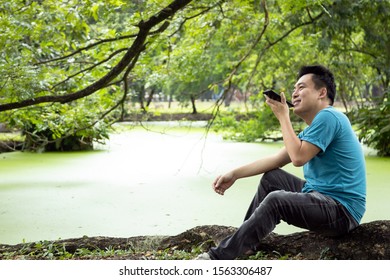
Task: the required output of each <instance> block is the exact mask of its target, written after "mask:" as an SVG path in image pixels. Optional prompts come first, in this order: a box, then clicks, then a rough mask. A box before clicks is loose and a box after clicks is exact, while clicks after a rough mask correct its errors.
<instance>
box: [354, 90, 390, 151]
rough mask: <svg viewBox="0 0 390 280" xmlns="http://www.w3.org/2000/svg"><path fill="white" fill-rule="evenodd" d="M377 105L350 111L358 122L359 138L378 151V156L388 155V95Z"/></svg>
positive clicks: (389, 109) (389, 145) (389, 123)
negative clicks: (385, 99)
mask: <svg viewBox="0 0 390 280" xmlns="http://www.w3.org/2000/svg"><path fill="white" fill-rule="evenodd" d="M387 95H388V97H387V101H386V102H385V103H384V104H382V105H379V106H377V107H372V108H367V107H365V108H361V109H356V110H355V111H353V112H351V117H352V118H353V119H354V121H355V122H356V123H357V124H358V125H357V128H358V132H359V138H360V140H362V141H363V142H364V143H366V144H367V145H368V146H370V147H373V148H374V149H376V150H377V151H378V155H379V156H390V122H389V120H390V96H389V93H387Z"/></svg>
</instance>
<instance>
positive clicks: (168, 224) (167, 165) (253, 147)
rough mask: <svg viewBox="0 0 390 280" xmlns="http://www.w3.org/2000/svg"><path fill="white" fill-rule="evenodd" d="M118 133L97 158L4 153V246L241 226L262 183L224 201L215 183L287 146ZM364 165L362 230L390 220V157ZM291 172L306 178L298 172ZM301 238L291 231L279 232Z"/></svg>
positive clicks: (168, 132) (183, 134) (240, 184)
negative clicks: (367, 224)
mask: <svg viewBox="0 0 390 280" xmlns="http://www.w3.org/2000/svg"><path fill="white" fill-rule="evenodd" d="M120 127H121V129H120V131H119V132H117V133H113V134H112V135H111V138H110V141H108V142H107V143H106V145H101V146H99V147H98V150H97V151H92V152H71V153H41V154H37V153H26V152H24V153H22V152H13V153H3V154H0V172H1V181H0V244H16V243H21V242H30V241H39V240H56V239H66V238H74V237H81V236H84V235H87V236H112V237H130V236H139V235H174V234H178V233H181V232H183V231H185V230H187V229H190V228H192V227H195V226H199V225H214V224H217V225H229V226H239V225H240V224H241V222H242V218H243V216H244V214H245V212H246V209H247V206H248V204H249V203H250V201H251V199H252V196H253V194H254V192H255V190H256V188H257V184H258V182H259V179H260V177H259V176H257V177H252V178H247V179H242V180H239V181H237V182H236V184H235V185H234V187H233V188H231V189H230V190H228V191H227V192H226V194H225V195H224V196H219V195H217V194H215V193H214V192H213V191H212V189H211V183H212V181H213V180H214V178H215V177H216V176H217V175H219V174H221V173H224V172H226V171H228V170H230V169H232V168H235V167H237V166H239V165H242V164H246V163H248V162H251V161H254V160H256V159H258V158H259V157H262V156H265V155H268V154H272V153H274V152H275V151H277V150H278V149H280V147H281V144H278V143H272V144H271V143H270V144H268V143H235V142H230V141H224V140H223V139H222V137H221V136H220V135H217V134H213V133H209V134H207V136H206V135H205V133H204V131H203V130H202V129H200V128H196V127H195V128H194V127H193V128H186V127H181V128H175V127H169V126H168V125H167V124H165V125H164V126H163V127H157V126H151V127H150V129H148V130H146V129H144V128H140V127H135V128H132V129H131V130H130V129H123V125H122V126H120ZM366 160H367V174H368V188H367V192H368V196H367V199H368V202H367V212H366V214H365V216H364V218H363V222H368V221H372V220H381V219H389V213H390V211H389V210H390V204H389V203H388V199H389V197H390V187H389V185H390V173H389V170H390V158H378V157H375V156H370V155H369V153H368V154H367V157H366ZM285 169H286V170H288V171H289V172H292V173H294V174H296V175H298V176H302V170H301V169H300V168H295V167H293V166H286V167H285ZM299 230H300V229H298V228H295V227H293V226H290V225H287V224H284V223H281V224H280V225H278V226H277V228H276V229H275V231H276V232H278V233H281V234H286V233H291V232H295V231H299Z"/></svg>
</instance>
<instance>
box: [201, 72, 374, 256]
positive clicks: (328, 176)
mask: <svg viewBox="0 0 390 280" xmlns="http://www.w3.org/2000/svg"><path fill="white" fill-rule="evenodd" d="M335 94H336V86H335V82H334V76H333V74H332V73H331V72H330V71H329V70H328V69H327V68H325V67H323V66H321V65H314V66H304V67H302V68H301V69H300V71H299V74H298V81H297V82H296V84H295V89H294V92H293V95H292V103H293V105H294V109H293V110H294V113H295V114H296V115H298V116H299V117H300V118H302V119H303V120H304V121H305V122H306V123H307V125H308V126H307V127H306V128H305V129H304V130H303V131H302V132H301V133H300V134H299V135H298V136H297V135H296V134H295V132H294V130H293V128H292V125H291V121H290V115H289V114H290V113H289V108H288V106H287V104H286V98H285V96H284V94H283V93H282V98H281V99H282V102H278V101H275V100H272V99H270V98H268V97H266V98H267V101H266V102H267V104H268V105H269V106H270V107H271V109H272V111H273V113H274V114H275V116H276V117H277V119H278V120H279V122H280V126H281V131H282V134H283V142H284V147H283V148H282V149H281V150H280V151H279V152H278V153H276V154H275V155H272V156H269V157H266V158H262V159H259V160H257V161H255V162H253V163H250V164H248V165H245V166H242V167H239V168H237V169H234V170H232V171H230V172H228V173H226V174H225V175H223V176H219V177H217V178H216V180H215V181H214V183H213V188H214V191H215V192H217V193H218V194H220V195H223V194H224V192H225V191H226V190H227V189H228V188H230V187H231V186H232V185H233V184H234V182H235V181H236V180H237V179H240V178H244V177H249V176H254V175H259V174H263V176H262V178H261V181H260V185H259V187H258V190H257V193H256V195H255V196H254V198H253V201H252V203H251V204H250V206H249V209H248V212H247V214H246V216H245V220H244V223H243V224H242V225H241V226H240V227H239V228H238V230H237V231H236V232H235V233H234V234H233V235H231V236H229V237H227V238H225V239H224V240H223V241H222V242H221V243H220V244H219V245H218V246H217V247H215V248H211V249H210V250H209V252H208V253H204V254H201V255H199V256H198V258H197V259H200V260H202V259H203V260H204V259H216V260H229V259H235V258H237V257H239V256H242V255H244V254H248V253H249V252H254V251H256V250H257V248H256V246H257V244H259V241H260V240H261V239H262V238H264V237H265V236H267V235H268V234H269V233H271V232H272V231H273V229H274V228H275V226H276V225H277V224H278V223H279V222H280V221H281V220H283V221H285V222H287V223H288V224H292V225H294V226H297V227H301V228H305V229H308V230H312V231H316V232H319V233H323V234H328V235H342V234H346V233H348V232H349V231H351V230H353V229H354V228H356V227H357V226H358V225H359V223H360V221H361V219H362V216H363V214H364V212H365V205H366V171H365V160H364V154H363V151H362V148H361V145H360V143H359V141H358V139H357V137H356V135H355V133H354V131H353V129H352V127H351V124H350V122H349V120H348V118H347V117H346V116H345V115H344V114H343V113H341V112H339V111H337V110H335V109H334V108H333V107H332V105H333V102H334V98H335ZM290 162H292V163H293V165H294V166H303V171H304V177H305V180H302V179H300V178H297V177H295V176H293V175H291V174H289V173H287V172H285V171H283V170H282V169H280V168H281V167H283V166H284V165H286V164H288V163H290Z"/></svg>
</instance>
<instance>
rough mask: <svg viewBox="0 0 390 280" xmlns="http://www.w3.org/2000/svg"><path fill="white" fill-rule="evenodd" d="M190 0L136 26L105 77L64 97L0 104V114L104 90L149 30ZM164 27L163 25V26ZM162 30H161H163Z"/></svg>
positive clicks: (133, 55) (176, 1)
mask: <svg viewBox="0 0 390 280" xmlns="http://www.w3.org/2000/svg"><path fill="white" fill-rule="evenodd" d="M191 1H192V0H174V1H172V2H171V4H169V5H168V6H167V7H165V8H164V9H162V10H161V11H159V12H158V13H156V14H155V15H153V16H152V17H150V18H149V19H148V20H146V21H141V22H140V23H139V24H138V27H139V32H138V34H137V35H136V37H135V40H134V42H133V44H132V45H131V47H130V48H129V49H128V51H127V52H126V53H125V55H124V56H123V57H122V59H121V60H120V61H119V62H118V64H116V65H115V66H114V67H113V68H112V69H111V70H110V71H109V72H108V73H107V74H106V75H104V76H103V77H102V78H100V79H99V80H97V81H96V82H94V83H92V84H90V85H89V86H87V87H86V88H84V89H81V90H79V91H76V92H74V93H70V94H66V95H46V96H39V97H36V98H30V99H26V100H22V101H18V102H12V103H7V104H0V112H2V111H8V110H13V109H18V108H24V107H28V106H32V105H37V104H41V103H47V102H53V103H68V102H71V101H74V100H77V99H81V98H84V97H86V96H89V95H91V94H93V93H95V92H96V91H98V90H100V89H102V88H104V87H105V86H106V85H107V84H108V83H110V82H111V81H112V80H113V79H115V78H116V77H117V76H118V75H120V74H121V73H122V72H123V71H124V70H125V69H126V68H127V66H128V65H129V64H130V63H131V64H135V62H136V60H137V58H138V56H139V55H140V53H141V52H142V51H143V50H144V48H145V42H146V40H147V38H148V36H149V35H150V30H151V29H152V28H153V27H155V26H157V25H158V24H160V23H161V22H163V21H165V20H167V19H169V18H171V17H172V16H174V15H175V13H176V12H178V11H179V10H181V9H182V8H184V7H185V6H186V5H188V4H189V3H190V2H191ZM163 26H164V25H163ZM163 29H164V28H162V29H161V30H163Z"/></svg>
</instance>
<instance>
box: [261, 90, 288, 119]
mask: <svg viewBox="0 0 390 280" xmlns="http://www.w3.org/2000/svg"><path fill="white" fill-rule="evenodd" d="M280 97H281V101H282V102H279V101H276V100H273V99H271V98H269V97H268V96H265V98H266V102H267V104H268V105H269V106H270V108H271V110H272V112H274V114H275V116H276V118H277V119H278V120H279V121H280V120H281V119H283V118H286V117H287V118H289V116H290V110H289V108H288V105H287V103H286V96H285V95H284V92H282V93H281V94H280Z"/></svg>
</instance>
